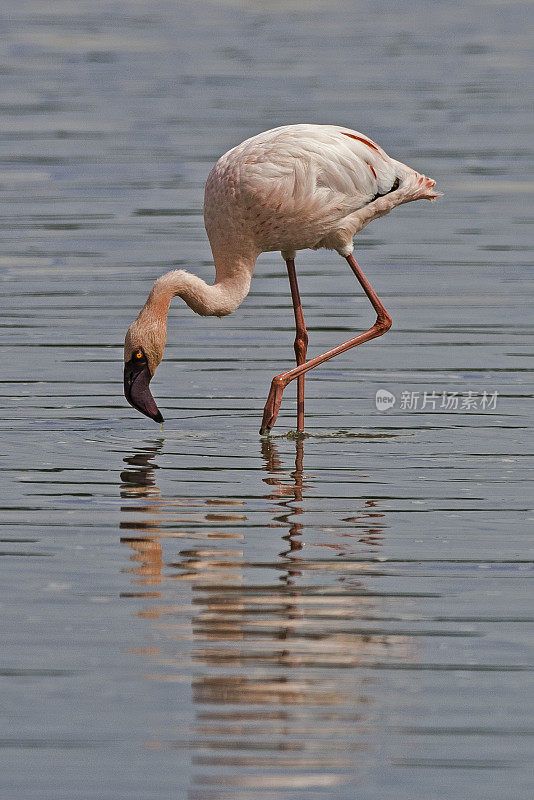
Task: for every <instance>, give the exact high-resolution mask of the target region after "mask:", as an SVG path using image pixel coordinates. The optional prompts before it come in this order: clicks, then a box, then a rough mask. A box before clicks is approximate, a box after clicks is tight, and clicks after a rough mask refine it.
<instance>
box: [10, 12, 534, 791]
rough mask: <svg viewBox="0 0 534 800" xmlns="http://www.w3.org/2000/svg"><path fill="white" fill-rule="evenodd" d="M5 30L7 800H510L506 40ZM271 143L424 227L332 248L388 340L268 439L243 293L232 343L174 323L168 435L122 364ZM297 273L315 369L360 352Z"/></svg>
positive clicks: (516, 399)
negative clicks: (304, 128)
mask: <svg viewBox="0 0 534 800" xmlns="http://www.w3.org/2000/svg"><path fill="white" fill-rule="evenodd" d="M4 6H5V12H4V13H5V19H4V25H3V34H2V48H3V49H2V56H1V59H0V72H1V74H2V83H1V89H0V106H1V108H2V117H1V122H0V183H1V185H2V194H1V200H0V203H1V208H0V226H1V229H2V247H1V254H0V270H1V289H2V295H3V299H4V306H5V311H4V316H3V321H2V331H1V344H2V354H3V361H2V365H3V366H2V373H1V392H2V403H3V408H4V413H3V415H2V419H1V420H0V425H1V427H2V432H3V438H4V447H3V451H2V458H1V461H0V470H1V472H2V479H3V480H2V486H3V490H2V514H1V517H0V519H1V524H2V527H1V529H0V537H1V540H2V543H1V545H0V551H1V552H0V556H1V558H0V564H1V566H2V567H3V569H2V579H1V583H0V602H1V607H2V622H3V624H2V632H3V639H2V641H3V644H2V650H1V659H0V676H1V678H2V712H1V720H2V732H1V733H0V736H1V739H0V753H1V754H2V761H3V766H2V769H1V771H0V787H1V788H2V797H3V798H4V797H5V798H6V800H33V799H34V798H35V799H37V798H39V800H72V798H81V799H82V800H96V799H98V800H100V799H102V800H108V799H109V800H112V799H113V800H121V798H128V800H130V798H135V800H138V798H139V800H141V799H143V800H145V799H146V800H166V799H167V798H180V799H181V798H186V799H187V800H248V799H249V798H251V799H252V798H258V800H274V799H275V798H276V800H303V798H308V797H314V798H321V799H322V800H323V799H324V800H354V798H358V800H383V798H385V797H390V796H391V797H394V798H398V799H399V800H414V798H425V800H465V798H467V797H469V798H470V800H471V799H474V800H491V799H492V798H499V799H500V798H504V797H510V798H512V797H513V798H514V800H526V799H527V798H530V797H531V796H532V790H533V785H532V777H531V776H532V771H531V767H532V755H533V743H534V718H533V714H532V711H533V700H534V692H533V688H534V687H533V681H534V652H533V645H534V612H533V610H532V595H531V588H530V587H531V584H530V579H531V578H532V575H533V565H534V556H533V549H532V531H533V528H532V523H533V521H534V512H533V509H532V483H531V476H532V439H531V432H530V431H531V426H532V377H531V371H530V370H531V366H532V328H533V325H532V323H533V317H532V296H533V292H532V283H531V275H532V272H531V262H532V239H531V235H530V234H531V229H529V225H528V223H529V222H531V221H532V216H533V214H532V193H533V190H534V182H533V181H532V178H531V177H528V175H529V165H531V163H532V136H531V130H530V129H529V126H528V116H527V114H528V109H529V102H530V100H531V91H532V85H533V81H532V74H531V72H530V73H529V71H528V57H529V50H530V49H531V42H530V40H529V25H530V28H531V26H532V19H531V17H532V15H531V4H530V3H528V2H513V1H512V2H504V1H501V0H494V1H493V2H481V1H480V2H477V1H476V0H468V2H466V3H463V4H462V5H460V6H459V5H458V4H455V3H452V2H449V1H448V0H443V2H439V3H433V4H428V3H422V2H416V0H409V1H408V2H405V3H402V4H397V5H395V4H390V3H386V2H382V1H381V0H378V2H373V3H371V2H361V3H351V2H348V0H347V2H343V1H342V0H333V1H332V2H330V3H328V4H327V3H321V2H303V1H302V2H296V1H295V2H287V3H278V2H274V0H262V2H259V1H258V2H254V0H249V1H248V2H230V1H229V0H228V2H218V3H208V2H202V1H201V0H197V2H194V3H193V2H180V3H173V2H164V0H151V2H148V0H146V1H145V0H137V1H136V0H124V1H123V2H120V1H118V2H115V1H114V0H107V2H105V3H104V2H93V3H87V2H69V1H68V0H59V2H54V3H41V2H36V1H34V2H24V1H22V2H20V1H19V2H17V3H15V2H13V0H8V2H7V3H5V4H4ZM297 121H309V122H339V123H340V124H343V125H348V126H351V127H354V128H356V129H359V130H362V131H364V132H365V133H367V134H368V135H370V136H372V137H373V138H375V139H377V140H378V141H379V142H380V143H381V144H383V146H384V147H385V148H386V149H387V150H388V151H389V152H390V153H391V154H392V155H393V156H395V157H397V158H399V159H401V160H403V161H406V162H408V163H410V164H412V165H413V166H414V167H416V168H417V169H419V170H421V171H424V172H426V173H427V174H429V175H432V176H433V177H434V178H436V180H437V182H438V186H439V188H440V189H441V190H442V191H443V192H444V193H445V195H444V197H443V198H442V199H440V201H439V202H438V203H436V204H434V205H430V204H428V203H425V204H423V203H417V204H413V205H410V206H403V207H402V208H400V209H397V210H396V211H395V212H394V214H392V215H391V216H389V217H387V219H385V220H380V221H378V222H376V223H373V225H371V226H370V227H369V228H367V229H366V230H365V231H364V232H363V233H362V234H361V236H360V237H359V241H358V243H357V248H356V256H357V258H359V261H360V263H361V264H362V267H363V268H364V270H365V271H366V273H367V274H368V276H369V278H370V280H371V282H372V283H373V285H374V286H375V288H376V290H377V292H378V293H379V295H380V296H381V297H382V298H383V300H384V303H385V305H386V307H387V309H388V310H389V312H390V313H391V315H392V317H393V319H394V327H393V329H392V331H391V332H390V333H388V334H387V335H386V336H384V337H382V338H380V339H378V340H376V341H374V342H372V343H370V344H368V345H364V346H363V347H361V348H358V349H357V350H354V351H351V352H350V353H348V354H346V355H344V356H341V357H339V358H338V359H336V360H335V361H332V362H329V363H328V364H326V365H324V366H323V367H321V368H320V369H318V370H316V371H314V372H313V373H311V374H310V375H309V377H308V380H307V396H308V403H307V430H308V432H309V436H308V437H307V438H305V439H304V440H302V439H300V440H295V439H294V438H291V437H287V436H286V434H287V432H288V431H292V430H294V428H295V419H294V418H295V400H294V388H293V386H291V387H289V388H288V390H287V391H286V397H285V399H284V403H283V406H282V411H281V414H280V418H279V422H278V424H277V426H276V428H275V432H274V435H273V436H272V437H271V439H269V440H266V439H261V438H260V437H259V436H258V433H257V431H258V427H259V423H260V420H261V412H262V408H263V404H264V402H265V399H266V395H267V390H268V387H269V382H270V379H271V377H272V376H273V375H274V374H276V373H278V372H280V371H281V370H282V369H284V368H287V367H288V366H289V365H290V364H291V363H292V357H293V356H292V352H293V351H292V342H293V335H294V334H293V315H292V309H291V304H290V295H289V290H288V286H287V277H286V274H285V267H284V264H283V261H282V260H281V259H280V256H279V255H277V254H274V253H272V254H266V255H263V256H262V257H261V258H260V260H259V262H258V267H257V274H256V277H255V279H254V282H253V286H252V292H251V294H250V296H249V297H248V298H247V300H246V301H245V303H244V304H243V306H242V307H241V308H240V309H239V310H238V311H237V312H236V313H235V314H233V315H232V316H230V317H227V318H225V319H223V320H217V319H215V320H214V319H201V318H196V317H195V316H194V315H193V314H192V312H191V311H190V310H189V309H187V308H186V307H185V306H183V305H181V304H180V303H179V302H176V303H175V304H174V306H173V309H172V312H171V321H170V325H169V342H168V348H167V357H166V360H165V361H164V363H163V364H162V366H161V367H160V369H159V370H158V374H157V377H156V379H155V380H154V382H153V386H154V394H155V395H156V397H157V399H158V401H159V404H160V407H161V409H162V411H163V413H164V415H165V417H166V419H167V422H166V424H165V427H164V430H163V432H160V430H159V427H158V426H156V425H154V424H153V423H152V422H151V421H150V420H147V419H145V418H142V417H141V416H140V415H138V414H136V413H135V412H134V411H133V410H132V409H131V408H129V407H128V406H127V405H126V403H125V401H124V400H123V397H122V386H121V382H122V366H121V358H122V340H123V336H124V332H125V330H126V328H127V327H128V325H129V323H130V322H131V320H132V319H133V317H134V316H135V315H136V313H137V311H138V309H139V308H140V306H141V305H142V303H143V302H144V299H145V297H146V294H147V292H148V290H149V288H150V286H151V283H152V281H153V280H154V278H155V277H156V276H158V275H159V274H161V273H162V272H164V271H166V270H167V269H169V268H170V267H171V266H182V265H183V266H186V267H187V268H190V269H192V270H193V271H195V272H197V274H200V275H202V276H203V277H205V278H207V279H209V278H210V276H211V274H212V271H211V267H210V252H209V247H208V244H207V240H206V236H205V233H204V229H203V223H202V193H203V183H204V180H205V178H206V175H207V173H208V171H209V169H210V167H211V164H212V163H213V162H214V160H215V159H216V158H217V157H218V156H219V155H220V154H221V153H222V152H224V151H225V150H226V149H228V148H229V147H230V146H232V145H234V144H236V143H237V142H239V141H241V140H242V139H244V138H246V137H247V136H249V135H252V134H254V133H256V132H258V131H259V130H262V129H265V128H269V127H273V126H275V125H279V124H286V123H291V122H297ZM297 269H298V271H299V275H300V278H301V291H302V295H303V301H304V308H305V314H306V319H307V323H308V329H309V332H310V353H311V354H315V353H318V352H322V351H324V350H326V349H328V348H330V347H332V346H334V345H336V344H338V343H339V342H341V341H344V340H346V339H347V338H350V337H351V336H352V335H353V333H352V332H353V331H355V330H362V329H364V328H366V327H368V325H369V324H370V322H371V321H372V314H371V309H370V307H369V304H368V303H367V301H366V299H365V298H364V297H363V296H362V294H361V291H360V290H359V287H358V286H357V285H356V282H355V280H354V278H353V276H352V275H351V274H350V271H349V270H348V269H347V266H346V264H345V262H344V261H343V260H342V259H339V258H338V257H337V256H336V255H335V254H333V253H327V252H325V251H322V252H318V253H312V252H304V253H300V254H299V257H298V260H297ZM379 389H382V390H387V391H388V392H390V393H393V394H394V395H395V397H396V403H395V405H394V407H393V408H390V409H389V410H387V411H385V412H379V411H378V410H377V409H376V406H375V394H376V392H377V391H378V390H379ZM454 392H456V393H458V394H457V402H458V408H457V409H454V407H452V408H450V407H449V408H447V407H446V406H442V402H443V396H444V393H445V400H446V402H449V403H451V402H452V401H451V397H453V394H452V393H454ZM484 392H486V399H485V400H483V397H484ZM425 393H426V398H425ZM469 393H472V394H471V395H470V394H469ZM495 393H497V394H495ZM492 398H493V400H492ZM415 403H417V408H410V406H411V405H413V404H415ZM453 405H454V403H453ZM473 405H476V407H472V406H473ZM423 406H424V407H423ZM462 406H463V407H462ZM482 406H484V407H482Z"/></svg>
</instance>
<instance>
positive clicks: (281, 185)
mask: <svg viewBox="0 0 534 800" xmlns="http://www.w3.org/2000/svg"><path fill="white" fill-rule="evenodd" d="M434 186H435V181H433V180H432V179H431V178H427V177H426V176H424V175H420V174H419V173H418V172H416V171H415V170H413V169H412V168H411V167H408V166H406V165H405V164H402V163H401V162H400V161H395V160H394V159H392V158H390V157H389V156H388V155H387V154H386V153H385V151H384V150H383V149H382V148H381V147H380V146H379V145H378V144H376V142H374V141H373V140H372V139H370V138H369V137H367V136H364V135H363V134H361V133H359V132H358V131H354V130H351V129H350V128H344V127H341V126H337V125H307V124H302V125H285V126H283V127H279V128H274V129H273V130H269V131H265V132H263V133H260V134H258V135H257V136H253V137H252V138H250V139H247V140H246V141H244V142H242V143H241V144H240V145H238V146H237V147H234V148H233V149H231V150H229V151H228V152H227V153H226V154H225V155H223V156H221V158H220V159H219V160H218V161H217V163H216V164H215V166H214V167H213V169H212V170H211V172H210V174H209V176H208V179H207V181H206V188H205V196H204V222H205V226H206V231H207V234H208V239H209V242H210V245H211V250H212V254H213V259H214V263H215V281H214V283H213V284H212V285H209V284H207V283H206V282H205V281H203V280H202V279H201V278H199V277H198V276H197V275H194V274H192V273H190V272H187V271H186V270H183V269H178V270H172V271H170V272H167V273H166V274H165V275H162V276H161V277H160V278H158V279H157V280H156V281H155V283H154V285H153V287H152V290H151V292H150V294H149V296H148V299H147V301H146V303H145V305H144V307H143V308H142V310H141V312H140V313H139V316H138V317H137V319H136V320H135V321H134V322H133V323H132V324H131V325H130V327H129V329H128V332H127V333H126V338H125V342H124V394H125V397H126V399H127V401H128V402H129V403H130V405H132V406H133V407H134V408H136V409H137V410H138V411H140V412H141V413H142V414H145V415H146V416H147V417H150V418H151V419H153V420H155V421H156V422H163V417H162V415H161V413H160V411H159V410H158V407H157V405H156V402H155V400H154V398H153V397H152V394H151V392H150V387H149V384H150V381H151V379H152V378H153V376H154V373H155V371H156V368H157V367H158V365H159V364H160V362H161V360H162V358H163V351H164V348H165V341H166V335H167V315H168V311H169V306H170V303H171V300H172V298H173V297H176V296H179V297H181V298H182V299H183V300H184V301H185V302H186V303H187V305H188V306H189V307H190V308H191V309H193V311H195V312H196V313H197V314H201V315H203V316H217V317H223V316H225V315H226V314H231V313H232V312H233V311H235V310H236V309H237V308H238V307H239V306H240V305H241V303H242V302H243V300H244V299H245V297H246V296H247V294H248V292H249V288H250V282H251V279H252V275H253V272H254V266H255V263H256V259H257V258H258V256H259V254H260V253H262V252H271V251H276V250H280V251H281V254H282V258H283V259H284V260H285V262H286V266H287V271H288V276H289V286H290V290H291V298H292V302H293V310H294V315H295V327H296V337H295V342H294V350H295V356H296V364H297V365H296V367H294V368H293V369H289V370H287V371H286V372H283V373H281V374H280V375H276V376H275V377H274V378H273V380H272V383H271V388H270V391H269V395H268V398H267V402H266V404H265V408H264V412H263V420H262V424H261V429H260V433H261V434H266V433H268V432H269V431H270V430H271V428H272V426H273V425H274V423H275V421H276V418H277V415H278V411H279V408H280V403H281V401H282V394H283V391H284V389H285V387H286V386H287V385H288V383H290V382H291V381H292V380H295V379H297V430H298V431H299V432H302V431H304V379H305V374H306V373H307V372H308V371H309V370H310V369H313V368H314V367H316V366H318V365H319V364H322V363H323V362H325V361H327V360H328V359H331V358H334V356H337V355H339V354H340V353H343V352H345V351H346V350H349V349H350V348H352V347H356V345H359V344H363V342H367V341H369V340H370V339H374V338H376V337H377V336H381V335H382V334H383V333H385V332H386V331H388V330H389V328H390V327H391V324H392V320H391V317H390V316H389V314H388V312H387V311H386V309H385V308H384V306H383V304H382V302H381V301H380V299H379V298H378V296H377V294H376V292H375V291H374V290H373V288H372V286H371V284H370V283H369V281H368V280H367V278H366V277H365V275H364V273H363V272H362V270H361V268H360V267H359V265H358V264H357V262H356V260H355V258H354V256H353V250H354V245H353V237H354V235H355V234H356V233H358V231H360V230H361V229H362V228H363V227H364V226H365V225H367V224H368V223H369V222H371V221H372V220H374V219H376V218H377V217H381V216H383V215H384V214H388V213H389V212H390V211H391V210H392V209H393V208H395V206H398V205H401V204H402V203H409V202H411V201H412V200H419V199H426V200H435V199H436V197H439V192H437V191H436V190H435V189H434ZM320 247H324V248H327V249H330V250H336V251H337V252H338V253H339V255H340V256H342V257H343V258H345V259H346V260H347V262H348V264H349V266H350V268H351V269H352V271H353V273H354V275H355V276H356V279H357V280H358V282H359V283H360V285H361V287H362V289H363V291H364V292H365V294H366V295H367V297H368V298H369V300H370V302H371V305H372V307H373V309H374V310H375V312H376V315H377V316H376V321H375V323H374V325H372V327H371V328H369V329H368V330H366V331H364V332H363V333H360V334H358V335H357V336H355V337H354V338H352V339H349V340H348V341H347V342H344V343H343V344H340V345H338V346H337V347H334V348H332V349H331V350H328V351H327V352H326V353H322V354H321V355H318V356H315V357H314V358H311V359H309V360H307V346H308V334H307V331H306V325H305V322H304V316H303V312H302V305H301V301H300V294H299V287H298V282H297V274H296V271H295V256H296V252H297V250H304V249H306V248H311V249H313V250H316V249H318V248H320Z"/></svg>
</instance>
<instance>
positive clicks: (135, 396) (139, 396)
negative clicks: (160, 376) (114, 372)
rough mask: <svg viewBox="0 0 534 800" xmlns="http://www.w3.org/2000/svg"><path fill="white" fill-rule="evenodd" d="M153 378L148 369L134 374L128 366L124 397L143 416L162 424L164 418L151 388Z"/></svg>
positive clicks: (125, 370)
mask: <svg viewBox="0 0 534 800" xmlns="http://www.w3.org/2000/svg"><path fill="white" fill-rule="evenodd" d="M151 378H152V376H151V375H150V372H149V371H148V369H146V368H145V369H144V370H142V371H141V372H136V373H132V370H131V369H130V368H129V366H128V365H127V366H126V367H125V369H124V396H125V397H126V400H127V401H128V403H129V404H130V405H131V406H133V408H135V409H136V410H137V411H139V412H140V413H141V414H144V415H145V416H146V417H149V418H150V419H153V420H154V422H160V423H161V422H163V416H162V414H161V412H160V410H159V409H158V407H157V405H156V401H155V400H154V398H153V397H152V394H151V392H150V388H149V384H150V380H151Z"/></svg>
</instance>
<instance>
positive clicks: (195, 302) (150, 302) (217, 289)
mask: <svg viewBox="0 0 534 800" xmlns="http://www.w3.org/2000/svg"><path fill="white" fill-rule="evenodd" d="M253 269H254V261H252V263H250V262H244V263H242V264H237V265H233V268H232V270H231V272H229V273H228V274H223V275H220V274H219V273H218V274H217V277H216V280H215V283H214V284H213V285H210V284H208V283H206V281H204V280H202V278H199V277H198V275H193V274H192V273H191V272H187V271H186V270H184V269H176V270H172V271H171V272H167V273H165V275H162V276H161V277H160V278H158V279H157V280H156V281H155V283H154V285H153V287H152V290H151V292H150V294H149V296H148V299H147V301H146V303H145V305H144V308H143V310H142V311H141V314H140V315H139V316H142V315H143V316H144V315H145V314H147V315H149V316H151V317H159V318H166V317H167V314H168V312H169V306H170V304H171V300H172V299H173V297H176V296H178V297H181V298H182V299H183V300H184V301H185V302H186V303H187V305H188V306H189V307H190V308H192V309H193V311H194V312H195V313H196V314H201V315H202V316H216V317H224V316H225V315H226V314H231V313H232V311H235V310H236V308H238V307H239V306H240V305H241V303H242V302H243V300H244V299H245V297H246V296H247V294H248V292H249V289H250V281H251V278H252V271H253Z"/></svg>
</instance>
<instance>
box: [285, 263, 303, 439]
mask: <svg viewBox="0 0 534 800" xmlns="http://www.w3.org/2000/svg"><path fill="white" fill-rule="evenodd" d="M286 265H287V272H288V275H289V286H290V289H291V299H292V300H293V311H294V312H295V328H296V334H295V343H294V349H295V357H296V360H297V366H300V365H301V364H305V363H306V351H307V349H308V331H307V330H306V324H305V322H304V314H303V313H302V303H301V302H300V293H299V285H298V282H297V273H296V270H295V261H294V260H293V259H292V258H288V259H287V260H286ZM304 380H305V375H304V373H302V375H299V376H298V377H297V431H300V432H302V431H303V430H304Z"/></svg>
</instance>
